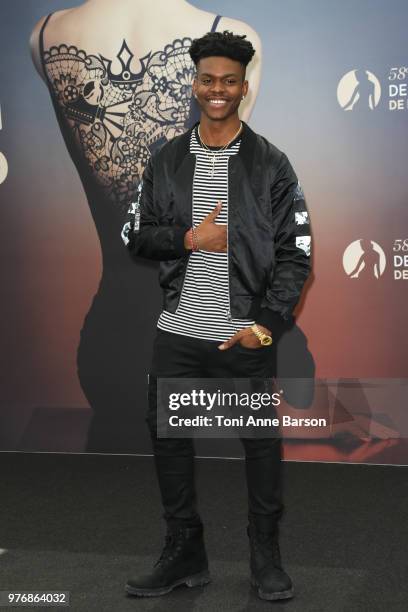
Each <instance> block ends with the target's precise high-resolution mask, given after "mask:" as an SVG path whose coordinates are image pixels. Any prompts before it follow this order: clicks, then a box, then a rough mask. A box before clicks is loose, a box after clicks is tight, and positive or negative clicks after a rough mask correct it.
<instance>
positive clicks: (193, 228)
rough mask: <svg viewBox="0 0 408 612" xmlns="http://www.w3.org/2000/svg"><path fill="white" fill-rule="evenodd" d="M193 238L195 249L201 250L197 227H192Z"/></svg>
mask: <svg viewBox="0 0 408 612" xmlns="http://www.w3.org/2000/svg"><path fill="white" fill-rule="evenodd" d="M191 239H192V243H193V251H199V250H200V247H199V246H198V237H197V232H196V229H195V227H192V228H191Z"/></svg>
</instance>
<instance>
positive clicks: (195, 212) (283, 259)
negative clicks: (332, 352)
mask: <svg viewBox="0 0 408 612" xmlns="http://www.w3.org/2000/svg"><path fill="white" fill-rule="evenodd" d="M254 52H255V51H254V49H253V47H252V45H251V43H250V42H249V41H247V40H245V36H243V37H241V36H236V35H234V34H232V33H229V32H224V33H223V34H221V33H219V32H215V33H209V34H206V35H205V36H204V37H202V38H200V39H196V40H194V41H193V44H192V46H191V49H190V55H191V57H192V59H193V61H194V63H195V65H196V68H197V74H196V78H195V79H194V83H193V94H194V96H195V97H196V99H197V101H198V104H199V106H200V108H201V117H200V122H199V124H197V125H195V126H194V127H193V128H192V129H191V130H189V131H188V132H187V133H185V134H183V135H182V136H178V137H176V138H174V139H173V140H171V141H169V142H168V143H166V144H165V145H164V146H163V147H162V148H161V150H160V151H159V152H158V153H156V154H154V155H153V156H152V157H151V158H150V160H149V162H148V165H147V167H146V170H145V172H144V175H143V183H142V187H141V189H140V196H139V200H138V202H137V203H136V204H133V205H132V207H131V209H130V210H131V212H132V215H133V220H132V228H131V231H130V232H127V233H126V240H125V242H126V243H127V246H128V248H129V249H130V251H131V252H132V253H133V254H136V255H139V256H142V257H147V258H149V259H155V260H160V261H161V265H160V284H161V286H162V288H163V293H164V309H163V312H162V314H161V315H160V318H159V321H158V325H157V327H158V330H157V337H156V340H155V344H154V351H153V362H152V366H151V370H150V376H149V410H148V415H147V419H146V420H147V423H148V425H149V428H150V432H151V437H152V443H153V449H154V458H155V465H156V470H157V475H158V481H159V486H160V492H161V496H162V502H163V506H164V518H165V520H166V522H167V529H168V531H167V537H166V544H165V547H164V550H163V552H162V555H161V557H160V559H159V560H158V561H157V563H156V564H155V566H154V568H153V570H152V572H150V573H148V574H146V575H143V576H139V577H137V578H134V579H132V580H129V581H128V583H127V586H126V590H127V592H128V593H130V594H134V595H162V594H164V593H167V592H169V591H171V590H172V589H173V588H174V587H175V586H177V585H179V584H187V585H189V586H193V585H196V584H206V583H207V582H209V573H208V561H207V555H206V550H205V546H204V541H203V525H202V523H201V519H200V516H199V514H198V512H197V507H196V493H195V484H194V446H193V441H192V439H190V438H188V439H176V438H158V437H157V418H156V407H157V402H156V389H157V378H158V377H164V378H170V377H177V378H182V377H187V378H189V377H196V378H199V377H202V378H204V377H217V378H229V377H258V378H268V377H270V376H271V375H272V373H271V368H272V365H271V363H272V361H271V359H272V356H273V351H274V346H275V343H276V341H277V340H278V339H279V337H280V335H281V334H282V333H283V331H284V330H285V328H286V327H289V326H290V324H291V323H292V322H293V319H292V311H293V309H294V307H295V305H296V303H297V302H298V300H299V297H300V294H301V290H302V287H303V285H304V282H305V280H306V279H307V277H308V275H309V272H310V228H309V218H308V213H307V210H306V205H305V201H304V198H303V193H302V190H301V188H300V185H299V183H298V180H297V178H296V175H295V173H294V171H293V169H292V167H291V165H290V163H289V161H288V159H287V157H286V156H285V155H284V154H283V153H282V152H280V151H279V150H278V149H277V148H276V147H275V146H273V145H272V144H270V143H269V142H268V141H267V140H266V139H265V138H263V137H262V136H259V135H257V134H255V133H254V132H253V131H252V130H251V129H250V128H249V127H248V125H246V124H245V123H244V122H241V121H240V119H239V116H238V109H239V105H240V102H241V100H242V99H243V98H244V97H245V96H246V94H247V91H248V82H247V81H246V80H245V68H246V66H247V64H248V63H249V61H250V60H251V58H252V56H253V54H254ZM128 229H129V228H128ZM271 339H273V342H274V344H272V343H271ZM241 440H242V443H243V445H244V449H245V460H246V477H247V485H248V506H249V507H248V519H249V524H248V527H247V534H248V536H249V541H250V552H251V559H250V568H251V582H252V584H253V585H254V586H255V588H256V589H257V593H258V595H259V596H260V597H261V598H263V599H284V598H289V597H292V595H293V587H292V582H291V579H290V578H289V576H288V575H287V574H286V573H285V571H284V570H283V569H282V565H281V560H280V554H279V542H278V522H279V519H280V517H281V515H282V512H283V503H282V498H281V472H280V467H281V463H280V462H281V440H280V439H277V438H267V439H256V438H248V439H241Z"/></svg>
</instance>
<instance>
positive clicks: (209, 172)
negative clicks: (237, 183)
mask: <svg viewBox="0 0 408 612" xmlns="http://www.w3.org/2000/svg"><path fill="white" fill-rule="evenodd" d="M214 172H215V156H214V155H213V156H212V158H211V170H209V171H208V174H209V175H210V177H211V178H214Z"/></svg>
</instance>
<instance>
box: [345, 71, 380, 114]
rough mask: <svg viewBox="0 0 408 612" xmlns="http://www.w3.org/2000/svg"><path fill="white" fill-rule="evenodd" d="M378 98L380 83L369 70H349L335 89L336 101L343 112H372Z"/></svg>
mask: <svg viewBox="0 0 408 612" xmlns="http://www.w3.org/2000/svg"><path fill="white" fill-rule="evenodd" d="M380 98H381V85H380V81H379V80H378V79H377V77H376V76H375V74H373V73H372V72H370V71H369V70H362V69H361V68H356V69H354V70H350V72H347V73H346V74H345V75H344V76H343V77H342V79H341V80H340V82H339V84H338V87H337V100H338V103H339V104H340V106H341V108H342V109H343V110H345V111H351V110H366V109H370V110H374V108H375V107H376V106H378V103H379V101H380Z"/></svg>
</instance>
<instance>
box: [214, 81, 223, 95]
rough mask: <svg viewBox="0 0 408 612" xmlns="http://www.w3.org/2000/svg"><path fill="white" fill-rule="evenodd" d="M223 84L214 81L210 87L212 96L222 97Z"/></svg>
mask: <svg viewBox="0 0 408 612" xmlns="http://www.w3.org/2000/svg"><path fill="white" fill-rule="evenodd" d="M224 91H225V89H224V84H223V82H222V81H219V82H217V81H214V83H213V86H212V87H211V93H212V94H214V95H222V94H223V93H224Z"/></svg>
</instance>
